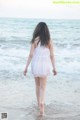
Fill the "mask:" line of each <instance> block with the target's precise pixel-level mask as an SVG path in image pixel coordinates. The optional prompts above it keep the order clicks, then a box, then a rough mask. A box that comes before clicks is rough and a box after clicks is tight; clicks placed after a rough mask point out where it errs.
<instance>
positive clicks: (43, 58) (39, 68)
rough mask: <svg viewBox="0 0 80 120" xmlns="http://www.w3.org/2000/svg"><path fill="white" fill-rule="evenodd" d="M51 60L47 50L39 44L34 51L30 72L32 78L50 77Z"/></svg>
mask: <svg viewBox="0 0 80 120" xmlns="http://www.w3.org/2000/svg"><path fill="white" fill-rule="evenodd" d="M50 68H51V60H50V51H49V48H47V47H44V46H41V45H40V42H39V43H38V46H37V47H36V48H35V50H34V54H33V58H32V62H31V72H32V74H33V75H34V77H45V76H48V75H50Z"/></svg>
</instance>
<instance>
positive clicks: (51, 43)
mask: <svg viewBox="0 0 80 120" xmlns="http://www.w3.org/2000/svg"><path fill="white" fill-rule="evenodd" d="M51 46H53V40H52V39H50V40H49V48H50V47H51Z"/></svg>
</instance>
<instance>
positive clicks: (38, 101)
mask: <svg viewBox="0 0 80 120" xmlns="http://www.w3.org/2000/svg"><path fill="white" fill-rule="evenodd" d="M35 85H36V97H37V103H38V107H39V106H40V79H39V78H38V77H35Z"/></svg>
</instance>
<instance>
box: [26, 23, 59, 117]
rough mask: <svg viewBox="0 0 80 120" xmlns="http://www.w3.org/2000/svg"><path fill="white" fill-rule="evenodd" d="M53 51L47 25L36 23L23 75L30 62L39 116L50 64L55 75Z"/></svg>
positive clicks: (42, 106)
mask: <svg viewBox="0 0 80 120" xmlns="http://www.w3.org/2000/svg"><path fill="white" fill-rule="evenodd" d="M53 50H54V49H53V43H52V41H51V39H50V32H49V29H48V26H47V24H46V23H44V22H40V23H38V25H37V26H36V28H35V30H34V32H33V38H32V40H31V49H30V53H29V57H28V60H27V64H26V67H25V69H24V75H26V72H27V70H28V66H29V64H30V62H31V60H32V63H31V71H32V74H33V75H34V79H35V84H36V97H37V102H38V107H39V109H40V115H44V103H45V93H46V81H47V77H48V75H49V74H50V63H52V67H53V73H54V75H56V74H57V72H56V68H55V60H54V51H53Z"/></svg>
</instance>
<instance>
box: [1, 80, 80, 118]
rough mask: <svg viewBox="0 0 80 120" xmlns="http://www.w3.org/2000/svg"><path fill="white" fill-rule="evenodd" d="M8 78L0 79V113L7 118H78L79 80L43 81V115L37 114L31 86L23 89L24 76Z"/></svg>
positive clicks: (79, 115) (79, 105)
mask: <svg viewBox="0 0 80 120" xmlns="http://www.w3.org/2000/svg"><path fill="white" fill-rule="evenodd" d="M28 79H29V78H28ZM8 81H9V80H8ZM12 82H13V84H12V83H9V84H4V82H0V113H4V112H5V113H7V116H8V120H26V119H28V120H43V119H44V120H80V88H79V86H80V82H79V81H64V80H63V81H61V80H53V81H52V83H51V82H49V80H48V81H47V89H46V100H45V101H46V104H45V116H44V117H40V116H38V112H39V111H38V108H37V104H36V99H35V95H34V94H35V89H34V87H33V88H30V87H29V88H30V89H29V88H28V91H27V86H26V85H27V84H28V82H27V81H26V80H24V82H22V81H20V82H19V83H18V81H12ZM33 82H34V81H33ZM17 83H18V84H17ZM50 84H53V85H52V87H50ZM14 86H15V87H14ZM25 91H26V92H25ZM51 91H52V92H51Z"/></svg>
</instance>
